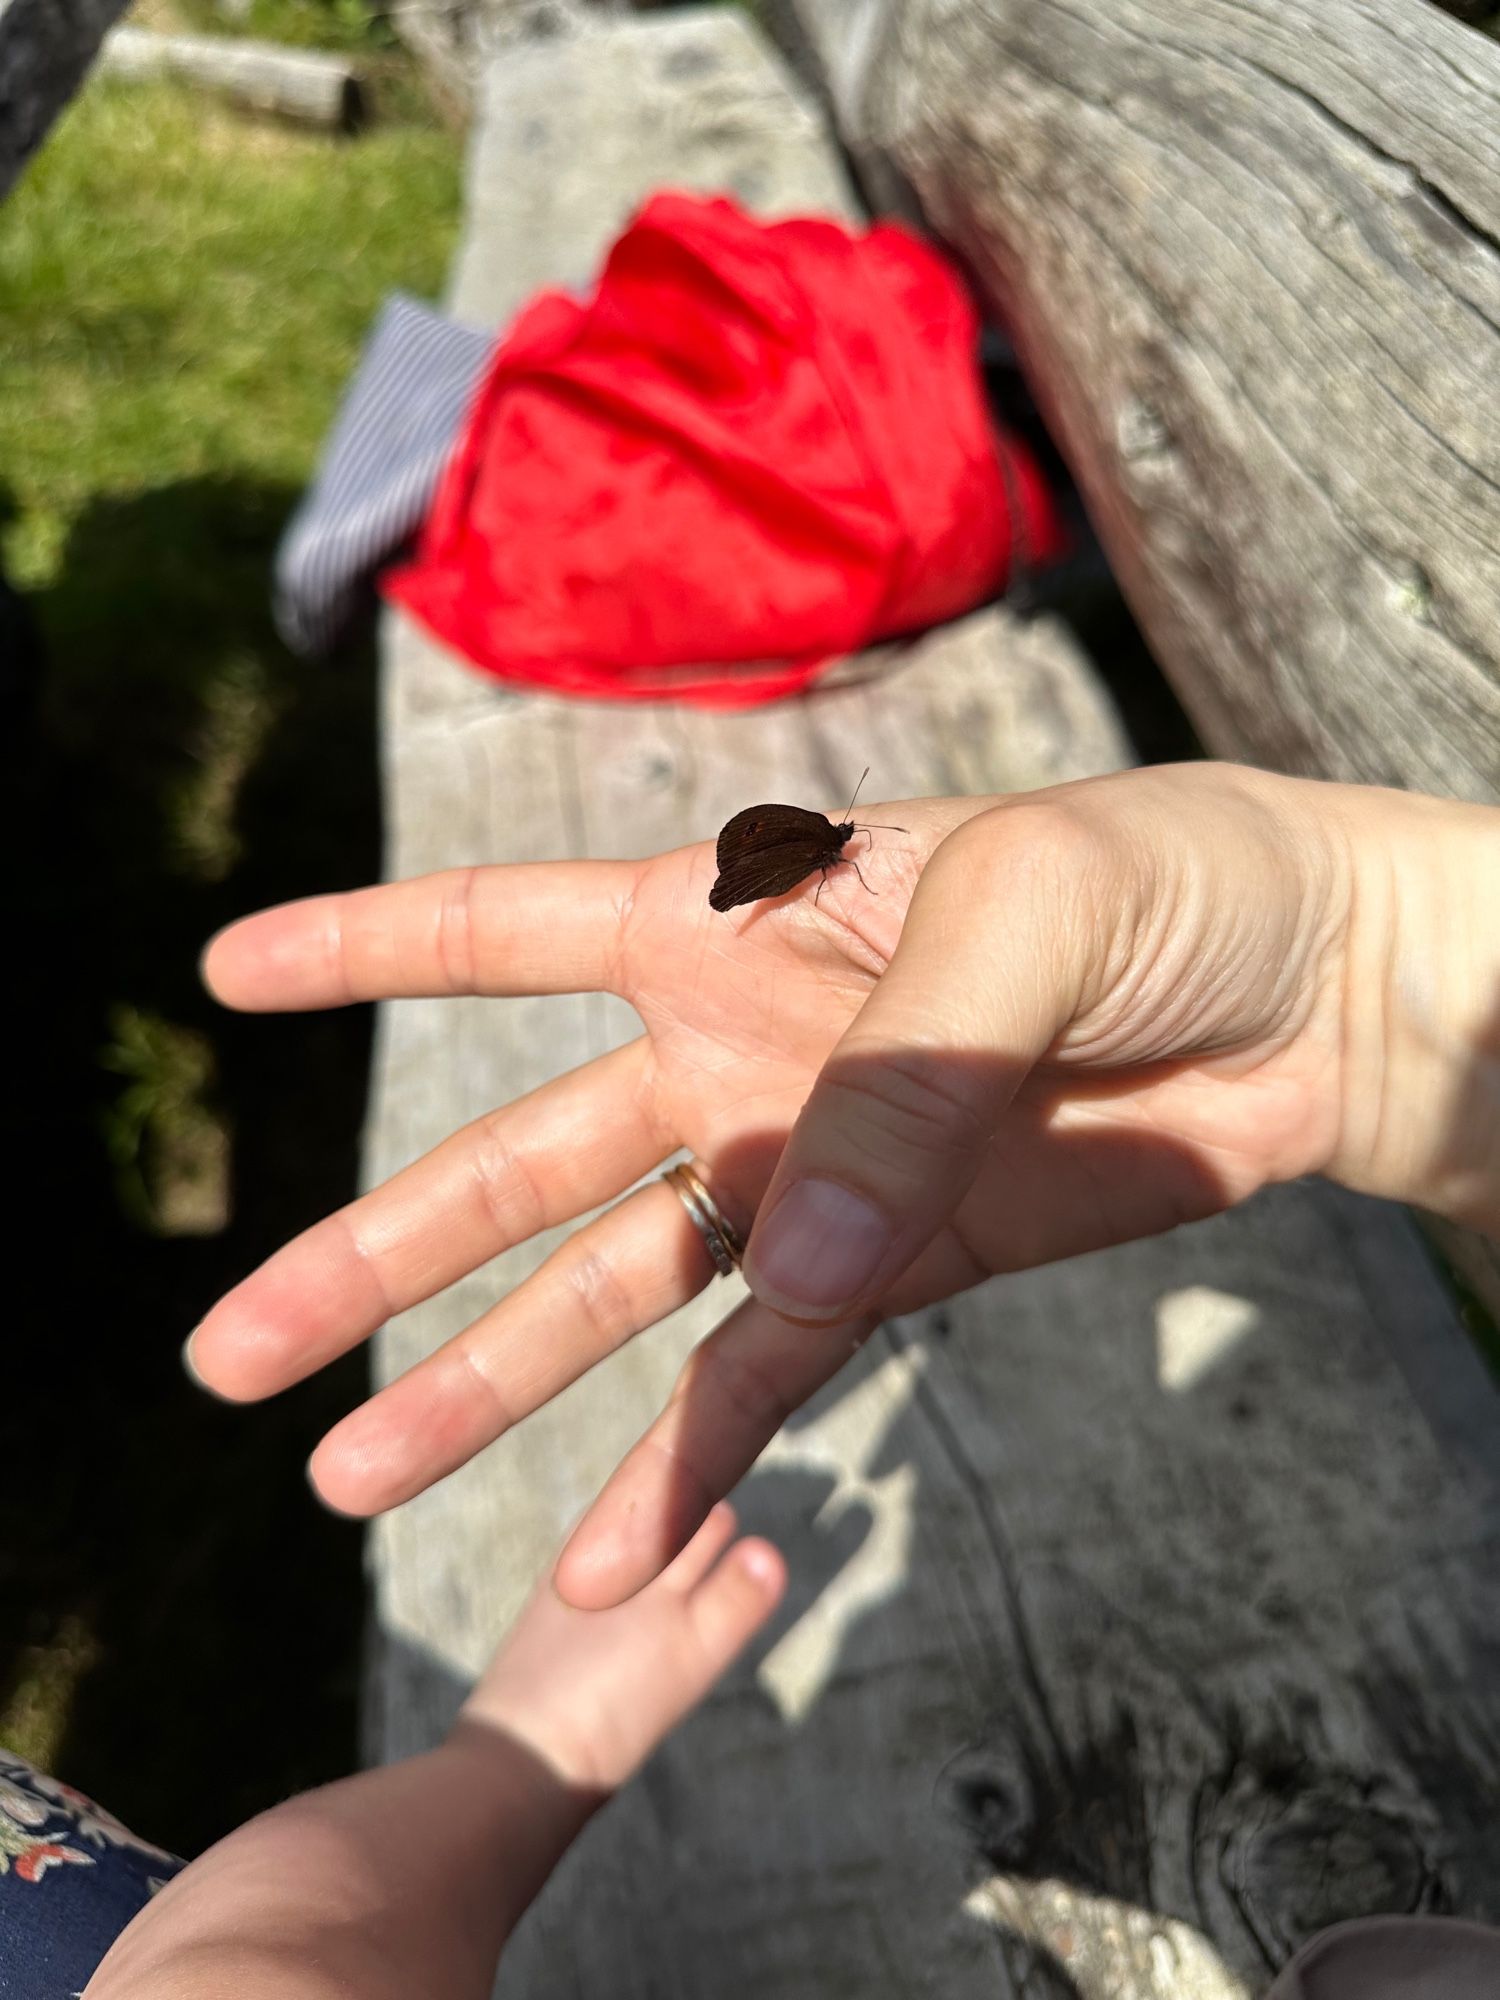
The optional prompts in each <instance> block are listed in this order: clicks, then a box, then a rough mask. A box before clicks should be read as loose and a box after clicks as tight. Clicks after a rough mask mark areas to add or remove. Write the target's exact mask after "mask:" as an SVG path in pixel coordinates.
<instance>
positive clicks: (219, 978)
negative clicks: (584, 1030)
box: [203, 861, 641, 1013]
mask: <svg viewBox="0 0 1500 2000" xmlns="http://www.w3.org/2000/svg"><path fill="white" fill-rule="evenodd" d="M640 872H641V864H640V863H639V862H633V861H541V862H516V863H513V864H511V865H496V866H491V867H474V868H449V869H444V870H443V871H442V872H441V873H440V874H436V875H419V876H416V877H414V878H413V879H412V880H411V881H408V882H388V883H383V884H381V885H380V886H379V887H377V888H372V889H353V890H349V891H347V892H346V893H344V894H341V895H332V896H308V897H305V898H304V899H303V900H302V901H301V902H297V903H282V904H280V905H279V906H278V907H277V908H275V909H270V910H261V911H258V912H257V913H256V915H254V916H251V917H242V918H241V919H240V920H239V922H238V923H233V924H230V925H229V927H228V928H227V929H226V930H222V931H220V932H219V934H218V936H217V937H215V938H214V939H212V940H211V942H210V943H209V945H208V947H207V949H206V950H205V952H204V954H203V977H204V980H205V982H206V983H207V985H208V988H209V990H210V992H212V993H213V994H214V995H215V997H216V998H217V999H219V1000H221V1001H223V1003H224V1005H225V1006H226V1007H236V1008H239V1009H241V1010H243V1011H244V1012H247V1013H266V1012H271V1011H289V1010H297V1009H302V1008H310V1007H345V1006H349V1005H350V1004H351V1003H353V1002H354V1001H357V1000H397V999H411V998H418V997H426V996H429V995H444V994H454V993H484V994H498V995H509V994H520V993H594V992H611V991H613V990H614V974H615V967H616V964H617V961H618V957H619V944H620V936H621V931H622V927H623V919H624V915H625V912H626V911H627V910H628V909H629V907H630V903H631V900H632V898H633V896H634V893H635V888H636V883H637V881H638V880H639V877H640Z"/></svg>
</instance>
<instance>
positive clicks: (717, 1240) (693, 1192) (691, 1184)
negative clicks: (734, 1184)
mask: <svg viewBox="0 0 1500 2000" xmlns="http://www.w3.org/2000/svg"><path fill="white" fill-rule="evenodd" d="M662 1179H663V1180H664V1181H665V1182H666V1183H667V1185H668V1186H669V1187H670V1188H672V1189H673V1191H674V1192H675V1193H676V1195H677V1198H678V1200H679V1201H680V1202H681V1203H682V1205H683V1207H684V1208H685V1209H686V1210H687V1212H688V1215H689V1216H690V1217H691V1219H692V1222H693V1226H694V1227H695V1228H696V1230H697V1231H698V1234H699V1235H700V1236H701V1237H702V1238H703V1243H704V1247H705V1248H706V1249H707V1251H708V1254H709V1256H710V1257H712V1258H713V1260H714V1268H715V1270H716V1271H717V1272H718V1274H719V1276H720V1277H721V1278H727V1277H729V1276H730V1275H731V1274H732V1273H733V1272H734V1271H736V1270H738V1268H739V1262H740V1259H741V1257H743V1256H744V1254H745V1246H744V1244H743V1243H742V1242H741V1241H740V1236H739V1231H738V1230H737V1229H736V1228H735V1226H734V1224H733V1223H732V1222H731V1221H730V1220H729V1218H728V1216H727V1215H725V1213H724V1211H723V1209H721V1208H720V1206H719V1204H718V1203H717V1202H716V1201H715V1200H714V1198H713V1196H712V1195H711V1194H710V1193H709V1191H708V1189H707V1188H706V1187H705V1186H704V1185H703V1182H702V1181H701V1180H700V1179H699V1178H698V1176H697V1174H696V1173H694V1171H693V1169H692V1168H691V1167H690V1166H688V1165H686V1164H685V1163H684V1164H683V1165H682V1166H680V1167H668V1169H667V1171H666V1172H665V1173H664V1174H663V1175H662Z"/></svg>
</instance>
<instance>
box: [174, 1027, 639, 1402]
mask: <svg viewBox="0 0 1500 2000" xmlns="http://www.w3.org/2000/svg"><path fill="white" fill-rule="evenodd" d="M654 1079H655V1071H654V1066H653V1059H652V1055H651V1048H650V1043H649V1042H648V1040H647V1039H646V1037H644V1036H641V1037H639V1038H638V1039H637V1040H636V1041H634V1042H629V1043H627V1044H626V1046H625V1047H624V1048H622V1049H614V1050H612V1051H611V1052H610V1053H609V1054H608V1055H604V1056H600V1057H598V1058H597V1059H596V1060H595V1061H593V1062H589V1063H585V1064H584V1065H583V1066H582V1067H581V1068H579V1069H576V1070H572V1071H570V1072H569V1073H568V1075H566V1076H562V1077H558V1078H556V1079H555V1080H554V1081H553V1082H551V1083H546V1084H543V1085H542V1086H541V1088H540V1089H539V1090H534V1091H531V1092H530V1093H529V1094H528V1095H527V1096H525V1097H522V1098H518V1099H517V1101H516V1102H515V1103H514V1104H509V1105H506V1106H505V1107H504V1108H503V1109H502V1110H500V1111H496V1112H492V1113H490V1114H489V1115H488V1116H486V1117H484V1118H479V1119H476V1120H475V1121H474V1123H473V1124H471V1125H466V1126H465V1127H464V1128H463V1130H462V1131H459V1132H455V1133H454V1134H453V1136H452V1137H451V1138H449V1139H445V1140H444V1141H443V1143H442V1144H441V1145H440V1146H437V1147H435V1148H434V1149H433V1151H432V1152H430V1153H427V1154H425V1155H424V1156H423V1157H422V1158H421V1159H419V1160H415V1161H413V1163H412V1164H411V1165H410V1166H409V1167H404V1168H403V1169H402V1170H401V1172H400V1173H398V1174H394V1175H393V1176H392V1177H391V1179H390V1180H388V1181H386V1182H385V1183H384V1185H383V1186H381V1187H378V1188H375V1189H374V1190H372V1191H371V1193H369V1194H366V1195H362V1196H361V1197H360V1198H359V1200H357V1201H354V1202H351V1203H350V1204H349V1205H348V1207H347V1208H343V1209H340V1210H339V1212H338V1213H337V1214H335V1215H331V1216H329V1217H327V1218H326V1219H325V1220H324V1221H322V1222H318V1223H314V1225H313V1227H312V1228H311V1229H307V1230H304V1231H303V1233H302V1234H301V1235H300V1236H298V1237H295V1238H294V1239H293V1240H292V1242H290V1243H288V1244H287V1245H286V1246H285V1247H284V1248H283V1249H281V1250H278V1251H277V1252H276V1254H275V1256H274V1257H271V1258H270V1259H268V1261H267V1262H266V1263H264V1264H262V1265H261V1267H260V1269H259V1270H257V1271H253V1272H252V1273H251V1274H250V1276H249V1277H248V1278H246V1279H244V1280H243V1281H242V1282H241V1283H240V1284H238V1285H236V1286H235V1288H234V1290H233V1291H231V1292H228V1293H226V1295H225V1296H224V1297H223V1298H222V1299H221V1300H220V1301H219V1303H218V1304H217V1305H216V1306H215V1307H214V1308H213V1310H212V1311H211V1312H210V1313H209V1315H208V1317H207V1318H206V1319H205V1320H204V1321H203V1323H202V1325H201V1326H200V1327H199V1328H198V1329H197V1331H196V1332H195V1333H194V1334H193V1336H192V1340H191V1343H190V1365H191V1367H192V1370H193V1372H194V1374H195V1375H197V1376H198V1378H199V1379H200V1380H201V1381H202V1382H203V1384H204V1386H205V1387H206V1388H209V1389H212V1390H213V1391H214V1392H215V1393H216V1394H217V1395H220V1396H226V1397H228V1398H230V1399H231V1400H233V1401H235V1402H253V1401H256V1400H258V1399H259V1398H260V1397H262V1396H269V1395H273V1394H275V1393H276V1391H278V1390H280V1389H285V1388H287V1387H288V1386H289V1385H290V1384H291V1383H293V1382H300V1381H301V1380H302V1379H303V1378H304V1377H305V1376H308V1375H311V1374H313V1373H315V1372H316V1370H317V1369H319V1368H322V1367H324V1366H325V1365H326V1364H327V1363H328V1362H330V1361H332V1360H334V1359H336V1358H337V1357H338V1356H339V1355H341V1354H345V1353H347V1352H348V1350H349V1349H350V1348H351V1347H354V1346H356V1345H357V1344H358V1343H359V1342H360V1341H361V1340H365V1339H367V1338H368V1337H369V1335H370V1334H372V1333H373V1332H374V1331H375V1329H376V1327H378V1326H380V1325H382V1324H383V1323H384V1322H385V1321H386V1320H387V1319H389V1318H391V1317H392V1316H393V1315H394V1314H396V1313H399V1312H405V1311H406V1309H407V1308H408V1307H409V1306H414V1305H416V1304H418V1303H419V1302H420V1301H421V1300H423V1299H428V1298H431V1297H433V1296H434V1294H435V1293H437V1292H440V1291H442V1290H443V1289H444V1288H445V1287H446V1286H448V1285H451V1284H453V1283H455V1282H456V1281H457V1280H458V1279H459V1278H462V1277H464V1276H466V1275H467V1274H468V1273H469V1272H470V1271H473V1270H477V1269H478V1267H479V1266H480V1265H481V1264H485V1263H488V1261H489V1260H490V1258H492V1257H496V1256H499V1254H500V1253H501V1252H502V1251H504V1250H509V1249H511V1248H512V1247H513V1246H514V1245H515V1244H517V1243H523V1242H525V1241H526V1240H527V1239H528V1238H529V1237H532V1236H535V1235H537V1234H538V1233H539V1232H540V1231H541V1230H543V1229H548V1228H551V1227H553V1226H554V1225H555V1224H557V1223H559V1222H567V1221H570V1220H571V1219H572V1218H573V1217H574V1216H575V1215H581V1214H583V1213H584V1212H585V1211H586V1210H588V1209H591V1208H597V1207H598V1205H599V1203H600V1202H602V1201H608V1200H610V1199H611V1198H612V1197H613V1196H615V1195H617V1194H619V1193H620V1192H621V1191H622V1190H623V1189H625V1188H628V1187H629V1186H630V1185H631V1183H632V1182H634V1181H637V1180H639V1179H640V1177H641V1175H642V1174H644V1173H648V1172H649V1171H650V1169H651V1168H652V1167H653V1166H655V1165H656V1164H657V1163H658V1161H660V1160H661V1159H663V1158H664V1157H665V1156H666V1154H668V1153H669V1152H671V1151H673V1150H674V1148H675V1147H676V1145H677V1140H676V1138H675V1136H674V1135H673V1134H671V1133H670V1132H668V1131H667V1130H666V1128H665V1126H664V1125H663V1123H662V1120H661V1117H660V1115H659V1113H658V1111H657V1108H656V1091H655V1081H654Z"/></svg>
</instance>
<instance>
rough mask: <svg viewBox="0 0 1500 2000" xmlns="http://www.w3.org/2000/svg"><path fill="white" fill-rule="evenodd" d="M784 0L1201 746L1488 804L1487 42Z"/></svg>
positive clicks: (1492, 725) (1395, 10) (1412, 11)
mask: <svg viewBox="0 0 1500 2000" xmlns="http://www.w3.org/2000/svg"><path fill="white" fill-rule="evenodd" d="M791 4H792V5H793V7H794V10H795V13H796V18H797V23H798V25H799V28H800V31H801V34H802V36H803V38H804V41H805V43H807V44H809V45H810V46H811V47H812V49H813V51H814V52H815V54H816V57H817V59H818V62H819V64H820V68H821V74H822V79H823V82H824V84H825V87H826V89H827V91H828V94H829V97H830V100H831V101H832V103H833V105H834V107H835V109H836V112H837V116H838V119H839V122H840V126H841V129H842V132H843V135H844V137H845V139H846V140H847V141H848V143H849V145H850V146H851V148H852V150H853V152H854V153H855V155H856V157H857V158H858V159H860V160H861V161H862V162H863V163H865V164H866V165H867V167H868V168H869V169H870V171H871V174H872V177H873V180H874V182H875V184H876V185H878V186H879V187H881V189H882V191H883V193H884V194H885V195H886V196H887V197H889V198H896V196H895V195H894V193H893V189H894V188H895V186H896V184H897V180H898V178H899V181H900V182H901V183H904V185H905V186H906V187H907V188H909V189H910V190H911V191H912V192H914V194H915V196H916V197H917V199H918V200H919V202H920V206H921V209H922V210H923V211H924V212H925V214H926V215H927V216H928V218H929V219H930V220H931V222H932V223H933V225H934V226H935V227H936V228H937V229H938V230H939V231H940V232H941V233H942V234H943V235H945V236H946V237H947V238H948V239H949V241H950V242H952V243H953V244H954V245H955V247H956V248H957V249H958V250H959V251H960V252H961V254H962V255H963V256H964V258H965V259H966V261H967V262H968V264H969V266H970V268H971V269H972V271H973V273H974V275H975V277H976V280H977V282H978V284H979V285H980V287H981V289H982V290H983V291H984V293H985V295H986V296H987V298H988V299H989V301H990V303H991V305H992V306H993V307H994V309H995V311H996V313H997V314H998V315H999V316H1001V317H1002V318H1003V319H1004V320H1005V321H1006V322H1007V323H1008V324H1009V325H1010V327H1011V329H1012V331H1013V333H1014V335H1015V338H1016V343H1017V346H1018V349H1019V350H1020V353H1021V357H1022V360H1023V363H1024V365H1025V367H1026V369H1027V372H1028V374H1029V375H1030V377H1031V380H1032V382H1033V384H1034V386H1035V388H1036V391H1037V394H1038V398H1039V400H1040V401H1041V403H1042V404H1043V405H1044V407H1045V408H1046V411H1047V413H1048V416H1049V419H1050V422H1051V426H1052V429H1053V433H1054V435H1055V436H1056V438H1057V439H1058V441H1059V443H1060V444H1061V446H1062V448H1063V450H1064V452H1065V454H1066V456H1067V457H1068V459H1069V462H1070V464H1071V466H1072V469H1073V471H1074V473H1075V475H1076V476H1077V478H1078V480H1079V483H1080V485H1081V486H1082V488H1083V490H1084V493H1085V495H1086V498H1087V501H1088V505H1089V508H1090V512H1091V514H1092V516H1093V519H1094V522H1095V525H1096V526H1097V528H1098V530H1099V533H1100V536H1101V539H1102V540H1103V542H1104V544H1105V547H1106V549H1107V550H1108V553H1109V556H1110V559H1111V562H1112V564H1113V566H1114V569H1115V572H1116V574H1117V575H1118V577H1119V579H1120V582H1121V584H1122V587H1123V588H1124V591H1125V594H1126V595H1127V597H1128V598H1129V600H1130V603H1131V606H1132V608H1133V610H1134V611H1135V614H1136V616H1137V618H1138V620H1139V622H1140V624H1141V626H1142V629H1143V630H1144V631H1145V633H1146V635H1147V637H1148V639H1149V640H1150V642H1151V645H1152V647H1153V650H1154V651H1155V653H1156V655H1157V658H1158V659H1159V660H1160V662H1161V664H1162V667H1163V668H1164V670H1165V672H1166V673H1167V675H1168V677H1169V678H1170V680H1171V682H1172V684H1173V686H1174V687H1175V689H1176V690H1177V693H1178V695H1179V696H1180V698H1181V700H1182V702H1183V704H1184V706H1185V707H1186V708H1187V709H1188V711H1189V713H1190V714H1191V716H1192V718H1193V720H1194V722H1195V724H1196V726H1197V728H1198V731H1199V734H1200V736H1201V737H1202V739H1203V741H1204V742H1205V744H1206V745H1207V746H1208V747H1209V748H1210V749H1212V750H1213V751H1214V752H1216V753H1217V754H1218V755H1220V756H1226V757H1235V758H1242V759H1244V760H1246V761H1248V762H1251V763H1258V764H1265V765H1269V766H1272V767H1274V768H1276V769H1281V770H1287V771H1293V772H1300V773H1304V774H1306V775H1310V776H1321V777H1332V778H1342V779H1356V780H1359V779H1363V780H1368V781H1370V782H1372V783H1376V784H1390V785H1401V786H1409V787H1412V788H1415V789H1417V790H1422V791H1428V792H1436V793H1447V794H1450V795H1452V796H1455V797H1460V798H1470V799H1483V800H1490V801H1500V45H1497V44H1496V43H1495V42H1494V41H1491V40H1489V39H1487V38H1485V37H1484V36H1481V35H1479V34H1477V33H1475V32H1474V31H1473V30H1472V29H1470V28H1465V27H1463V26H1461V25H1460V24H1459V23H1457V22H1456V21H1454V20H1451V19H1449V18H1447V17H1445V16H1444V15H1443V14H1442V13H1440V12H1439V11H1438V10H1437V9H1435V8H1431V7H1425V6H1413V5H1409V4H1406V0H1027V4H1025V5H1022V4H1019V0H960V4H958V5H952V4H948V0H791ZM1462 1261H1463V1266H1464V1268H1465V1270H1466V1272H1467V1273H1468V1276H1469V1279H1470V1282H1471V1283H1475V1284H1476V1286H1477V1288H1478V1289H1479V1290H1480V1292H1481V1296H1482V1297H1483V1298H1484V1299H1485V1301H1486V1303H1487V1305H1488V1308H1489V1310H1490V1312H1491V1313H1492V1314H1493V1315H1494V1316H1495V1317H1496V1318H1497V1319H1500V1282H1497V1280H1496V1279H1495V1277H1494V1276H1493V1275H1492V1273H1493V1269H1494V1251H1493V1248H1492V1247H1489V1248H1488V1249H1487V1248H1486V1246H1484V1245H1481V1244H1478V1243H1477V1242H1476V1243H1473V1244H1471V1245H1470V1246H1469V1248H1468V1249H1467V1250H1466V1251H1465V1252H1464V1253H1463V1257H1462Z"/></svg>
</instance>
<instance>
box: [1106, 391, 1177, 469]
mask: <svg viewBox="0 0 1500 2000" xmlns="http://www.w3.org/2000/svg"><path fill="white" fill-rule="evenodd" d="M1115 446H1116V449H1117V450H1118V451H1119V454H1120V457H1121V458H1122V459H1123V460H1124V462H1125V463H1126V464H1127V465H1138V464H1139V463H1140V462H1141V461H1142V460H1143V459H1152V458H1167V457H1170V456H1171V454H1172V449H1173V447H1172V433H1171V432H1170V430H1168V428H1167V421H1166V418H1165V417H1163V415H1162V414H1161V411H1160V410H1158V409H1155V408H1154V407H1153V406H1152V405H1151V404H1150V403H1147V402H1144V401H1142V399H1141V398H1140V397H1139V396H1127V397H1126V398H1125V400H1124V402H1123V403H1122V404H1121V405H1120V407H1119V410H1118V411H1117V412H1116V415H1115Z"/></svg>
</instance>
